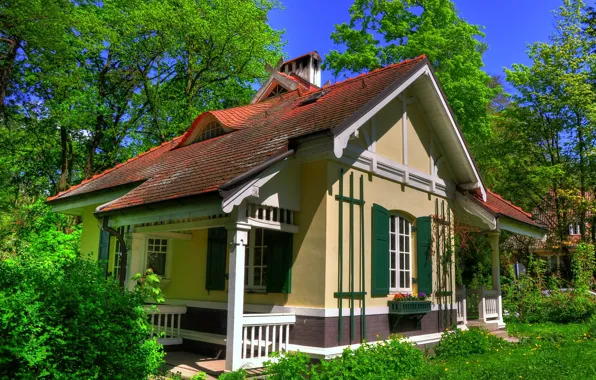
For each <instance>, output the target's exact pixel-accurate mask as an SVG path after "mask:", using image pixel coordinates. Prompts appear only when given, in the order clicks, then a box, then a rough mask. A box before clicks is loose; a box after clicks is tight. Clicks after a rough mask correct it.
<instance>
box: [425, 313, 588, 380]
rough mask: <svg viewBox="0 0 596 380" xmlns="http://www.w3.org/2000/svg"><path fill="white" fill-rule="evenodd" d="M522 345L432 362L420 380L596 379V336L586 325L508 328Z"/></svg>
mask: <svg viewBox="0 0 596 380" xmlns="http://www.w3.org/2000/svg"><path fill="white" fill-rule="evenodd" d="M508 331H509V334H510V335H513V336H519V337H522V340H521V342H520V343H519V344H512V345H509V346H507V347H505V348H501V349H498V350H494V351H492V352H489V353H485V354H479V355H470V356H467V357H460V358H450V359H446V360H442V359H436V358H435V359H429V360H428V361H427V364H426V365H425V366H424V370H423V372H422V373H421V375H420V376H418V377H417V378H418V379H507V380H509V379H541V380H556V379H596V336H592V334H590V333H589V332H588V325H584V324H569V325H555V324H532V325H519V324H510V325H508Z"/></svg>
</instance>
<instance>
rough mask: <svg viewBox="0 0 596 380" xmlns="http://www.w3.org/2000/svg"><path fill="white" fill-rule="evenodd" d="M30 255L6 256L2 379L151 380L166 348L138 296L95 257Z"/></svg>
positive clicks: (1, 288)
mask: <svg viewBox="0 0 596 380" xmlns="http://www.w3.org/2000/svg"><path fill="white" fill-rule="evenodd" d="M59 257H60V255H54V256H53V257H52V259H48V257H46V256H43V255H42V256H35V255H32V254H29V253H22V254H19V255H11V256H7V257H4V258H3V259H1V260H0V310H2V312H1V313H0V378H78V379H94V378H109V379H146V378H147V376H148V375H150V374H154V373H157V371H158V370H159V368H160V366H161V364H162V362H163V355H164V354H163V349H162V347H161V345H159V344H158V343H157V342H156V341H155V339H149V337H150V326H149V324H148V322H147V317H146V314H145V312H144V310H143V300H142V298H141V296H140V295H139V294H136V293H132V292H127V291H123V290H122V289H120V288H119V287H118V285H117V283H116V282H114V281H111V280H108V281H106V280H105V279H104V278H103V276H101V273H100V271H99V268H98V266H97V263H96V262H91V261H87V260H82V259H78V258H73V257H64V258H63V259H59Z"/></svg>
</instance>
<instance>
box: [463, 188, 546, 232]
mask: <svg viewBox="0 0 596 380" xmlns="http://www.w3.org/2000/svg"><path fill="white" fill-rule="evenodd" d="M474 197H475V198H476V200H477V201H478V202H479V203H480V204H481V206H482V207H484V209H486V210H488V211H489V212H490V213H491V214H493V215H494V216H496V217H499V216H505V217H508V218H511V219H515V220H517V221H519V222H522V223H525V224H529V225H532V226H535V227H539V228H542V229H544V228H545V227H544V226H543V225H541V224H539V223H537V222H536V221H534V220H533V219H532V214H531V213H529V212H526V211H524V210H522V208H521V207H519V206H516V205H514V204H513V203H511V202H510V201H508V200H506V199H503V197H501V196H500V195H499V194H497V193H493V192H492V191H490V190H489V189H486V202H484V201H483V200H482V197H481V196H480V195H479V194H475V195H474Z"/></svg>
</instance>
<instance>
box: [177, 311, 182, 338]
mask: <svg viewBox="0 0 596 380" xmlns="http://www.w3.org/2000/svg"><path fill="white" fill-rule="evenodd" d="M181 320H182V314H178V334H177V335H176V338H180V323H181Z"/></svg>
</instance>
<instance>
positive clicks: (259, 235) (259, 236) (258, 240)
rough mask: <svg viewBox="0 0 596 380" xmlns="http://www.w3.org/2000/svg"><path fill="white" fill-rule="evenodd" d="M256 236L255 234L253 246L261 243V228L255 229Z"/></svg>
mask: <svg viewBox="0 0 596 380" xmlns="http://www.w3.org/2000/svg"><path fill="white" fill-rule="evenodd" d="M255 233H256V236H255V238H256V239H255V247H258V246H261V245H263V230H262V229H257V230H256V231H255Z"/></svg>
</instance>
